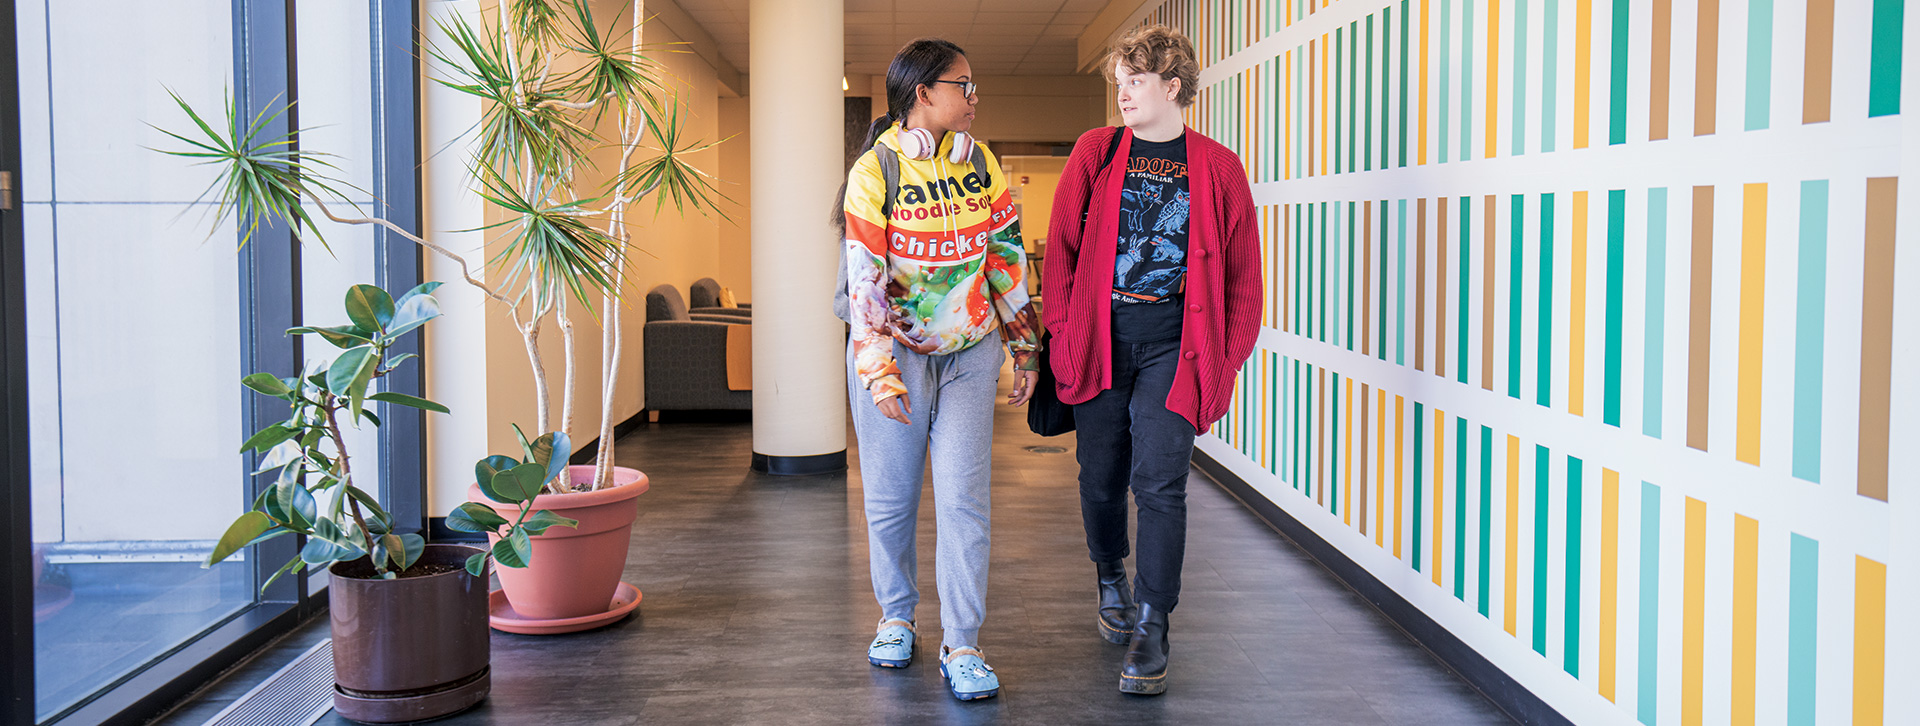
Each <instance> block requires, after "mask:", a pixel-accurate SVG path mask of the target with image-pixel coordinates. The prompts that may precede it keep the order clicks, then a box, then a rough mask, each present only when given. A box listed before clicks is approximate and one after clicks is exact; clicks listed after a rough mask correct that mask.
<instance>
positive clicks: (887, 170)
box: [873, 142, 900, 219]
mask: <svg viewBox="0 0 1920 726" xmlns="http://www.w3.org/2000/svg"><path fill="white" fill-rule="evenodd" d="M873 158H874V160H875V161H878V162H880V178H882V179H885V180H886V181H887V198H886V201H883V202H881V203H880V213H881V214H883V215H885V216H886V218H888V219H892V218H893V199H894V197H898V196H900V155H899V154H898V153H895V152H894V150H893V147H891V146H888V145H886V144H882V143H879V142H875V143H874V145H873Z"/></svg>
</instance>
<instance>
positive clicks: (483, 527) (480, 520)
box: [447, 502, 507, 532]
mask: <svg viewBox="0 0 1920 726" xmlns="http://www.w3.org/2000/svg"><path fill="white" fill-rule="evenodd" d="M506 524H507V519H506V518H505V517H502V516H500V513H499V512H495V511H493V508H491V507H488V506H487V505H485V504H481V503H479V502H462V503H461V504H460V506H458V507H454V508H453V511H451V512H448V513H447V529H451V530H453V531H455V532H497V531H499V529H500V528H501V527H503V526H505V525H506Z"/></svg>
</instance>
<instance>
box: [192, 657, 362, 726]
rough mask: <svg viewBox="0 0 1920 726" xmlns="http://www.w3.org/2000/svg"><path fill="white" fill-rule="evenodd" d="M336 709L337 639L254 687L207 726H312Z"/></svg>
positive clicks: (211, 719) (209, 721)
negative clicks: (334, 648)
mask: <svg viewBox="0 0 1920 726" xmlns="http://www.w3.org/2000/svg"><path fill="white" fill-rule="evenodd" d="M331 710H333V640H331V639H328V640H322V641H320V642H318V643H315V644H314V646H313V647H312V648H308V649H307V652H305V653H301V654H300V657H298V658H295V659H293V662H292V663H288V664H287V665H286V667H285V668H281V669H280V670H278V671H275V672H274V674H273V675H271V676H268V677H267V680H265V681H263V682H261V683H260V685H258V686H254V687H253V690H251V691H247V694H246V695H244V696H241V697H240V698H239V699H237V700H235V701H234V702H233V705H231V706H228V707H227V708H226V710H224V711H221V712H220V713H219V714H216V715H215V716H214V717H213V718H210V719H207V722H206V723H205V724H203V726H309V725H310V724H312V723H313V722H315V721H318V720H320V717H321V716H325V715H327V712H328V711H331Z"/></svg>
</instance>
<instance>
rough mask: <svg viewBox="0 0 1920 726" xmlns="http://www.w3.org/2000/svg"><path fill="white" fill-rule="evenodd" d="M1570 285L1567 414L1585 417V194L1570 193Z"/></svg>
mask: <svg viewBox="0 0 1920 726" xmlns="http://www.w3.org/2000/svg"><path fill="white" fill-rule="evenodd" d="M1572 262H1573V280H1572V282H1573V284H1572V285H1571V286H1570V287H1569V289H1568V295H1569V298H1570V300H1569V302H1570V303H1571V304H1570V305H1569V306H1568V307H1567V318H1568V325H1567V411H1568V412H1569V413H1572V414H1573V415H1575V416H1585V415H1587V413H1586V410H1587V406H1586V400H1587V193H1586V192H1574V193H1573V259H1572Z"/></svg>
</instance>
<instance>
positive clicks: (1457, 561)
mask: <svg viewBox="0 0 1920 726" xmlns="http://www.w3.org/2000/svg"><path fill="white" fill-rule="evenodd" d="M1453 421H1454V427H1453V597H1454V599H1457V600H1460V601H1462V602H1465V601H1466V599H1467V577H1466V575H1467V420H1466V419H1465V418H1462V417H1455V418H1454V419H1453Z"/></svg>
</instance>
